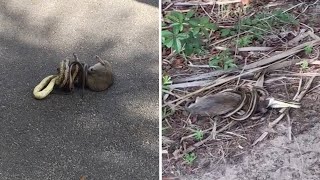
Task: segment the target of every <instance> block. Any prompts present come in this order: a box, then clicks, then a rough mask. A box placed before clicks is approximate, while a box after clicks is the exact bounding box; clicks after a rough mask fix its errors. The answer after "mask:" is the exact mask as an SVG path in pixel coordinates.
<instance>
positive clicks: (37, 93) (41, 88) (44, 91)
mask: <svg viewBox="0 0 320 180" xmlns="http://www.w3.org/2000/svg"><path fill="white" fill-rule="evenodd" d="M58 78H59V76H58V75H50V76H48V77H46V78H44V79H43V80H42V81H41V82H40V83H39V84H38V85H37V86H36V87H35V88H34V90H33V95H34V98H36V99H43V98H45V97H47V96H48V95H49V94H50V93H51V91H52V90H53V87H54V85H55V82H56V80H57V79H58Z"/></svg>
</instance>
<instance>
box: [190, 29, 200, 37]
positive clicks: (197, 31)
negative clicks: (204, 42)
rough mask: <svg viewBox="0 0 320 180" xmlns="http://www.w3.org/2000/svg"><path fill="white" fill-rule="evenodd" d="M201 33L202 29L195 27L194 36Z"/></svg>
mask: <svg viewBox="0 0 320 180" xmlns="http://www.w3.org/2000/svg"><path fill="white" fill-rule="evenodd" d="M199 32H200V27H195V28H193V29H192V33H193V36H195V35H197V34H199Z"/></svg>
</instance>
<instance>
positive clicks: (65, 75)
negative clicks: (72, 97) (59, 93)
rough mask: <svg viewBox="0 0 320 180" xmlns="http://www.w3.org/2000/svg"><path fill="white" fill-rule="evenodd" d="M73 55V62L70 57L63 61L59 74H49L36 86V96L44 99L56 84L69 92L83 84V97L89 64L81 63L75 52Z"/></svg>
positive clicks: (34, 92) (34, 93) (34, 91)
mask: <svg viewBox="0 0 320 180" xmlns="http://www.w3.org/2000/svg"><path fill="white" fill-rule="evenodd" d="M73 56H74V61H73V62H70V61H69V60H68V59H66V60H63V61H61V62H60V67H59V68H58V69H57V70H58V74H57V75H50V76H47V77H46V78H44V79H43V80H42V81H41V82H40V83H39V84H38V85H37V86H36V87H35V88H34V90H33V95H34V98H36V99H43V98H45V97H47V96H48V95H49V94H50V93H51V92H52V90H53V88H54V86H55V85H56V86H58V87H59V88H61V89H64V90H67V91H69V92H73V90H74V86H75V85H81V87H82V97H83V95H84V87H85V85H86V79H87V73H88V65H87V64H85V63H80V62H79V60H78V57H77V55H76V54H75V53H74V54H73Z"/></svg>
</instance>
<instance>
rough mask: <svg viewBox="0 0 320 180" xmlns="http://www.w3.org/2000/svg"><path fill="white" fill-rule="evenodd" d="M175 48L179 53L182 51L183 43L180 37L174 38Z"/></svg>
mask: <svg viewBox="0 0 320 180" xmlns="http://www.w3.org/2000/svg"><path fill="white" fill-rule="evenodd" d="M173 48H174V49H175V50H176V51H177V53H180V52H181V49H182V45H181V41H180V40H179V39H174V40H173Z"/></svg>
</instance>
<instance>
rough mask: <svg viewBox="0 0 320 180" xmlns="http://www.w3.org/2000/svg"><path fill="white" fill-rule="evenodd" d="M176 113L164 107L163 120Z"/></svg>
mask: <svg viewBox="0 0 320 180" xmlns="http://www.w3.org/2000/svg"><path fill="white" fill-rule="evenodd" d="M173 113H174V111H173V110H172V109H171V108H167V107H163V108H162V119H165V118H166V117H168V116H171V115H172V114H173Z"/></svg>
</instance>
